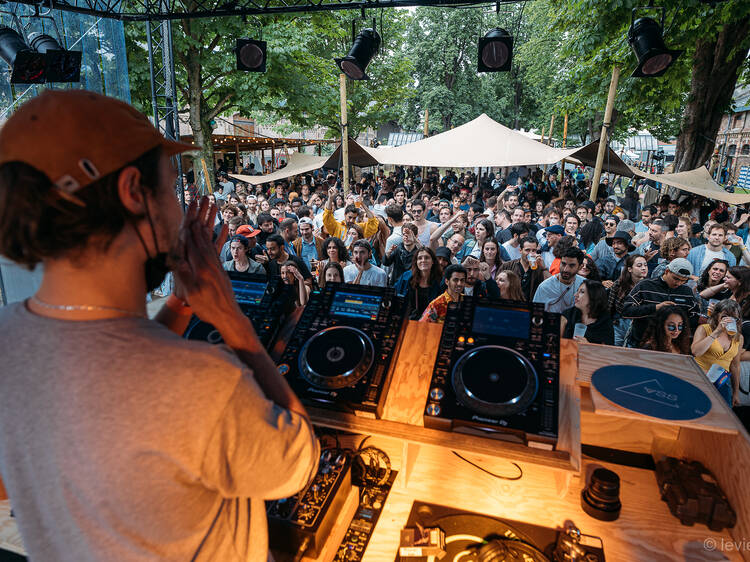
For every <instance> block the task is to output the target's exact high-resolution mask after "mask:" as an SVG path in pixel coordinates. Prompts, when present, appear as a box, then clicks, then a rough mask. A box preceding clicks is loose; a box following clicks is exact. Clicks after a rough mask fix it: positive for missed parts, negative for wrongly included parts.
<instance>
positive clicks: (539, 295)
mask: <svg viewBox="0 0 750 562" xmlns="http://www.w3.org/2000/svg"><path fill="white" fill-rule="evenodd" d="M583 279H584V278H583V277H582V276H580V275H576V278H575V279H574V280H573V282H572V283H571V284H570V285H566V284H565V283H561V282H560V275H559V274H557V275H553V276H552V277H548V278H547V279H545V280H544V281H542V282H541V283H540V284H539V286H538V287H537V288H536V293H534V302H541V303H544V310H546V311H547V312H563V311H564V310H567V309H569V308H570V307H572V306H573V305H574V304H575V296H576V291H578V287H580V286H581V283H583Z"/></svg>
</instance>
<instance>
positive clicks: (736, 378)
mask: <svg viewBox="0 0 750 562" xmlns="http://www.w3.org/2000/svg"><path fill="white" fill-rule="evenodd" d="M744 347H745V346H744V338H743V337H742V335H740V347H739V349H742V348H744ZM741 355H742V354H741V353H738V354H737V355H735V356H734V359H732V363H731V364H730V365H729V374H730V375H731V377H732V397H733V398H732V402H733V404H732V405H733V406H739V397H740V356H741Z"/></svg>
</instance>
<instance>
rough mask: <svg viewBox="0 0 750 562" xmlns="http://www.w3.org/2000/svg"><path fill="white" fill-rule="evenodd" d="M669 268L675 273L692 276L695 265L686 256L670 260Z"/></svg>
mask: <svg viewBox="0 0 750 562" xmlns="http://www.w3.org/2000/svg"><path fill="white" fill-rule="evenodd" d="M667 269H668V270H669V271H671V272H672V273H674V274H675V275H680V276H682V277H690V276H691V275H692V274H693V265H692V264H691V263H690V262H689V261H687V260H686V259H685V258H675V259H673V260H672V261H671V262H669V265H667Z"/></svg>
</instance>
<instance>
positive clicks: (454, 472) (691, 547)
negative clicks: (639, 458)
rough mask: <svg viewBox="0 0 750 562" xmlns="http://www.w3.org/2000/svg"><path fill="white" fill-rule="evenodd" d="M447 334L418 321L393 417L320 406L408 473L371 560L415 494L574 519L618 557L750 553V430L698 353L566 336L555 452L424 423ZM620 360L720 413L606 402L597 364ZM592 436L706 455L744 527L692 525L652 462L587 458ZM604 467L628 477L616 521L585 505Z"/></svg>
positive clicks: (411, 328)
mask: <svg viewBox="0 0 750 562" xmlns="http://www.w3.org/2000/svg"><path fill="white" fill-rule="evenodd" d="M440 333H441V326H440V325H437V324H422V323H417V322H410V323H409V325H408V327H407V330H406V334H405V336H404V338H405V339H404V342H403V345H402V347H401V352H400V355H399V357H398V361H397V364H396V368H395V370H394V374H393V380H392V383H391V387H390V390H389V393H388V398H387V402H386V405H385V409H384V415H383V419H381V420H372V419H365V418H360V417H357V416H354V415H347V414H342V413H334V412H330V411H325V410H315V409H312V410H311V415H312V417H313V421H314V423H315V424H316V425H319V426H322V427H330V428H335V429H340V430H343V431H348V432H352V433H355V434H359V435H361V436H365V435H370V436H371V438H370V439H369V440H368V445H373V446H376V447H379V448H381V449H383V450H384V451H385V452H386V453H387V454H388V455H389V456H390V458H391V462H392V464H393V467H394V469H396V470H398V471H399V475H398V478H397V479H396V482H395V484H394V488H393V490H392V491H391V494H390V496H389V498H388V500H387V502H386V505H385V509H384V511H383V514H382V516H381V519H380V521H379V522H378V525H377V526H376V528H375V531H374V534H373V537H372V540H371V541H370V544H369V546H368V548H367V551H366V553H365V557H364V560H365V561H370V562H376V561H377V562H380V561H386V560H393V559H394V557H395V553H396V552H397V550H398V543H399V535H400V530H401V529H402V528H403V527H404V526H405V524H406V521H407V518H408V515H409V511H410V509H411V506H412V503H413V502H414V501H415V500H418V501H423V502H429V503H436V504H441V505H446V506H450V507H453V508H456V509H462V510H466V511H471V512H476V513H481V514H485V515H489V516H494V517H498V518H503V519H509V520H515V521H524V522H531V523H535V524H538V525H543V526H548V527H553V528H560V527H562V526H563V524H564V523H565V522H567V521H571V522H573V523H574V524H575V525H576V526H577V527H579V528H580V530H581V532H583V533H585V534H590V535H596V536H599V537H601V538H602V540H603V542H604V552H605V555H606V558H607V560H622V561H636V560H643V561H649V562H650V561H653V560H675V561H678V560H679V561H684V560H695V561H703V560H742V559H743V557H744V559H748V560H750V493H748V492H747V491H746V490H743V488H746V485H745V482H746V481H747V477H746V471H747V469H748V468H750V436H748V434H747V433H746V432H745V430H744V428H742V427H741V425H740V424H739V421H738V420H737V419H736V418H735V417H734V415H733V414H732V412H731V411H730V410H729V409H728V408H727V407H726V405H725V404H724V402H723V400H722V399H721V397H720V396H719V394H718V392H716V391H715V390H714V389H713V387H712V386H711V385H709V384H705V385H704V384H702V383H701V381H702V380H704V379H705V376H703V375H702V372H701V371H700V370H698V367H697V366H696V365H695V362H694V361H693V360H692V358H689V357H677V356H668V355H667V354H661V353H653V352H642V351H640V350H622V349H620V348H612V347H605V346H595V345H581V346H580V348H579V346H578V345H577V344H575V343H574V342H572V341H571V340H562V341H561V350H560V359H561V360H560V365H561V367H560V371H561V372H560V379H561V385H560V420H559V421H560V437H559V441H558V445H557V447H556V450H554V451H550V450H541V449H534V448H529V447H526V446H523V445H518V444H515V443H510V442H504V441H498V440H494V439H488V438H485V437H479V436H474V435H463V434H457V433H449V432H443V431H439V430H433V429H429V428H425V427H424V424H423V422H422V416H423V409H424V405H425V402H426V396H427V393H428V390H429V384H430V378H431V374H432V367H433V365H434V362H435V357H436V355H437V347H438V344H439V340H440ZM615 363H619V364H633V365H641V366H649V367H652V368H654V367H656V368H661V369H663V370H667V371H669V372H670V373H672V374H675V375H677V376H681V377H683V378H686V379H688V380H690V381H691V382H696V381H697V382H698V384H699V386H700V387H701V388H702V389H703V390H704V391H705V392H706V393H707V394H708V396H709V397H710V398H711V400H712V403H713V408H712V413H711V415H710V416H706V418H708V419H707V420H704V421H705V422H706V423H705V424H704V423H700V422H699V423H694V424H690V425H689V426H688V427H681V426H679V425H676V424H668V423H662V422H661V421H658V420H654V419H652V418H648V417H646V416H640V415H637V414H631V413H629V412H625V411H624V410H623V411H621V412H613V411H607V412H603V411H601V408H600V409H599V410H598V411H597V410H595V408H594V404H593V401H592V399H591V392H592V391H591V390H590V388H589V386H590V377H591V373H592V372H593V371H594V370H596V368H598V367H599V366H603V365H610V364H615ZM699 374H700V375H701V376H702V377H703V379H701V378H699V377H698V376H697V375H699ZM594 392H595V391H594ZM610 408H611V410H615V409H616V408H617V407H616V406H614V405H611V407H610ZM613 413H614V414H616V415H613ZM356 441H357V439H354V441H353V442H355V443H356ZM581 442H584V443H586V444H591V445H597V446H600V447H607V448H613V449H619V450H622V451H629V452H634V453H646V454H670V455H673V456H678V457H683V456H684V457H686V458H689V459H694V460H699V461H701V462H702V463H703V464H704V465H705V466H706V467H707V468H708V469H709V470H711V471H712V472H713V473H714V475H715V476H716V477H717V479H718V480H719V484H720V485H721V487H722V489H723V490H724V491H725V492H726V493H727V495H728V496H729V498H730V501H731V503H732V506H733V508H734V509H735V511H736V512H737V518H738V521H737V524H736V526H735V527H734V529H732V530H731V531H724V532H721V533H716V532H713V531H711V530H709V529H707V528H706V527H705V526H704V525H694V526H691V527H689V526H683V525H681V524H680V522H679V521H678V520H677V519H676V518H675V517H674V516H672V514H671V513H670V512H669V509H668V506H667V504H666V503H665V502H663V501H661V499H660V495H659V490H658V486H657V482H656V477H655V473H654V472H653V471H651V470H645V469H639V468H632V467H630V466H623V465H620V464H610V463H606V462H601V461H597V460H594V459H588V458H586V457H583V458H582V455H581ZM453 451H456V452H458V453H460V454H461V455H462V456H464V457H465V458H466V459H468V460H470V461H471V462H473V463H476V464H477V465H479V466H481V467H482V468H484V469H485V470H488V471H490V472H492V473H494V474H496V475H501V476H502V475H507V476H509V477H513V476H515V475H517V473H518V471H517V469H516V467H515V466H514V465H513V464H511V461H512V462H515V463H517V464H518V466H520V467H521V470H522V471H523V477H522V478H521V479H520V480H517V481H508V480H500V479H497V478H495V477H493V476H491V475H489V474H487V473H485V472H482V471H481V470H479V469H477V468H475V467H474V466H472V465H470V464H468V463H467V462H465V461H464V460H462V459H460V458H459V457H458V456H456V455H454V454H453ZM599 467H604V468H609V469H610V470H613V471H614V472H616V473H617V474H618V475H619V477H620V480H621V500H622V504H623V508H622V512H621V515H620V517H619V519H617V520H616V521H614V522H602V521H598V520H596V519H594V518H592V517H590V516H589V515H587V514H586V513H584V511H583V509H582V508H581V501H580V493H581V490H582V489H583V488H584V486H585V484H586V482H587V479H588V476H589V475H590V474H591V472H592V471H593V470H594V469H595V468H599ZM332 540H333V541H334V542H335V540H336V538H335V537H332ZM743 541H744V542H743ZM706 545H708V548H706ZM712 545H718V546H716V547H715V549H716V550H715V551H711V550H710V548H711V546H712ZM743 549H744V550H743ZM319 560H326V558H325V557H321V558H319Z"/></svg>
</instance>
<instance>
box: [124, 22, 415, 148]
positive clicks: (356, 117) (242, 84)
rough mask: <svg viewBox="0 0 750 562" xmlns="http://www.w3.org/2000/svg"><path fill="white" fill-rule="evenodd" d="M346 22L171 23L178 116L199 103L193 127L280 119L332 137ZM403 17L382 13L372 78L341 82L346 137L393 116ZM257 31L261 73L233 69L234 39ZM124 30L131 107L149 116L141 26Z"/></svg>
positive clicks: (405, 66)
mask: <svg viewBox="0 0 750 562" xmlns="http://www.w3.org/2000/svg"><path fill="white" fill-rule="evenodd" d="M349 18H351V14H343V13H338V12H337V13H315V14H309V15H305V16H303V17H281V16H279V17H264V18H252V20H250V19H248V21H247V22H243V20H242V19H241V18H207V19H198V20H182V21H180V22H175V23H173V26H172V29H173V42H174V51H175V62H176V73H177V84H178V86H179V93H180V100H179V106H180V108H181V110H182V111H186V110H187V107H188V106H189V105H195V104H197V103H198V102H197V101H196V100H199V102H200V110H199V111H200V121H201V123H202V124H203V126H204V127H207V128H208V129H210V127H208V123H209V122H210V121H211V119H213V118H214V117H216V116H217V115H218V116H221V115H224V116H227V115H231V114H232V113H235V112H239V113H241V114H243V115H247V116H253V117H256V118H257V119H259V120H260V121H261V122H267V123H272V124H276V123H278V122H279V121H280V120H282V119H286V120H288V121H289V122H290V123H291V125H292V126H295V127H299V128H301V127H310V126H313V125H324V126H328V127H331V131H330V133H331V135H332V136H338V134H339V133H338V127H339V111H340V103H339V70H338V68H337V66H336V64H335V62H334V61H333V58H334V56H341V55H343V54H346V51H347V49H348V48H349V46H350V44H351V37H350V34H351V31H350V30H351V25H350V22H351V20H350V19H349ZM407 19H408V12H405V11H387V12H385V13H384V17H383V20H382V23H383V29H382V30H381V31H382V35H383V36H384V37H385V40H386V42H385V44H384V46H383V48H381V53H380V54H379V56H378V57H377V58H376V59H375V60H374V61H373V63H372V64H371V65H370V67H369V68H368V74H370V75H371V76H372V80H370V81H369V82H367V83H363V84H356V83H354V84H353V83H352V82H351V81H350V82H349V84H348V87H349V105H348V108H349V125H350V131H351V133H352V134H357V132H358V131H360V130H362V129H363V128H365V127H367V126H377V125H378V124H379V123H382V122H384V121H387V120H390V119H396V118H397V117H398V110H397V109H396V106H394V105H393V104H392V103H391V100H393V99H401V98H404V97H405V96H406V87H407V85H408V81H409V78H408V77H409V73H410V64H409V61H408V59H407V58H406V56H405V54H404V53H403V38H404V30H405V26H406V21H407ZM261 27H262V30H263V39H264V40H265V41H267V43H268V49H267V71H266V72H265V73H247V72H242V71H237V70H235V68H236V59H235V54H234V48H235V39H236V38H238V37H254V38H258V37H259V35H260V33H259V30H260V29H261ZM378 27H380V24H378ZM125 28H126V38H127V45H128V63H129V68H130V73H131V87H132V90H133V92H132V99H133V103H134V104H135V105H136V107H138V108H139V109H141V110H142V111H144V112H145V113H147V114H150V113H151V90H150V82H149V70H148V53H147V50H146V38H145V37H146V35H145V24H142V23H129V24H126V26H125ZM191 124H192V123H191ZM193 128H194V129H195V126H194V125H193Z"/></svg>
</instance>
